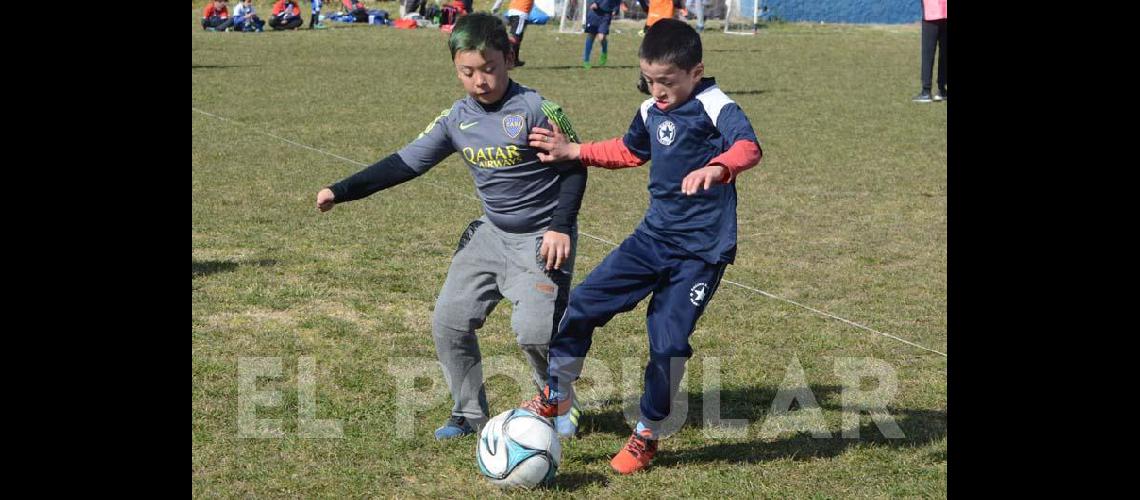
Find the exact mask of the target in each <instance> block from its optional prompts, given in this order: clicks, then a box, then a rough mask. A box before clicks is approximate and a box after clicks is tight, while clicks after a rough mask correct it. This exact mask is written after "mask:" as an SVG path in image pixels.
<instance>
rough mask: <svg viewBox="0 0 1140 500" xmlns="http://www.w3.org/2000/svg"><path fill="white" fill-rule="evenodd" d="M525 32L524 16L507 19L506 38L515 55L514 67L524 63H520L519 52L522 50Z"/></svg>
mask: <svg viewBox="0 0 1140 500" xmlns="http://www.w3.org/2000/svg"><path fill="white" fill-rule="evenodd" d="M525 31H526V16H525V15H521V16H509V17H507V35H508V36H507V38H508V39H509V40H510V42H511V49H512V50H513V51H514V53H515V66H523V65H525V64H526V63H525V62H523V61H522V59H521V56H520V54H519V51H520V50H521V49H522V39H523V32H525Z"/></svg>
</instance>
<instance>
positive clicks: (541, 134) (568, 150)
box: [526, 121, 579, 163]
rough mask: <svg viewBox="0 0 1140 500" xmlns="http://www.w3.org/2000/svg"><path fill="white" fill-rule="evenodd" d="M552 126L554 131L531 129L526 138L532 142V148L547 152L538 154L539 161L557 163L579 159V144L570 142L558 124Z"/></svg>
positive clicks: (538, 128) (551, 123) (539, 128)
mask: <svg viewBox="0 0 1140 500" xmlns="http://www.w3.org/2000/svg"><path fill="white" fill-rule="evenodd" d="M550 126H552V127H554V130H547V129H544V128H542V127H534V128H532V129H530V135H528V136H527V137H526V138H527V140H528V141H530V147H532V148H535V149H540V150H542V151H545V152H544V153H538V159H539V161H541V162H543V163H550V162H555V161H567V160H577V159H578V151H579V150H578V144H576V143H573V142H570V140H569V139H567V138H566V134H563V133H562V131H561V130H559V129H558V124H557V123H554V122H553V121H551V122H550Z"/></svg>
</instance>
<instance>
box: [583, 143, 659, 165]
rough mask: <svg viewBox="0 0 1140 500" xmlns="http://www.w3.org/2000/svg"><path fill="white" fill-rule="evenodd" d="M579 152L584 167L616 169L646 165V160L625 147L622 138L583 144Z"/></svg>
mask: <svg viewBox="0 0 1140 500" xmlns="http://www.w3.org/2000/svg"><path fill="white" fill-rule="evenodd" d="M578 151H579V153H578V157H579V159H581V160H582V164H583V165H590V166H595V167H602V168H610V169H616V168H629V167H638V166H641V165H643V164H645V160H642V159H641V158H638V157H637V156H635V155H634V154H633V153H632V152H630V151H629V148H627V147H625V143H624V142H622V140H621V138H620V137H616V138H613V139H610V140H608V141H600V142H588V143H585V144H582V145H581V146H580V148H579V150H578Z"/></svg>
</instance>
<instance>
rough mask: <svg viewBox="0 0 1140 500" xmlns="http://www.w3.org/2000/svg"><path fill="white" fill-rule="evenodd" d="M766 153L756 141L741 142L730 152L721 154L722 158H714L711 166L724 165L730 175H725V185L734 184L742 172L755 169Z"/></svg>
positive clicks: (737, 142) (730, 149) (710, 163)
mask: <svg viewBox="0 0 1140 500" xmlns="http://www.w3.org/2000/svg"><path fill="white" fill-rule="evenodd" d="M763 155H764V152H763V151H761V150H760V146H759V145H758V144H756V143H755V142H754V141H749V140H741V141H736V143H735V144H733V145H732V147H731V148H728V151H725V152H724V153H721V155H720V156H717V157H716V158H713V159H712V161H710V162H709V165H723V166H724V167H725V168H726V169H727V170H728V173H726V174H725V179H722V181H723V182H724V183H726V184H727V183H729V182H733V181H735V180H736V176H737V175H740V173H741V172H743V171H745V170H748V169H750V168H752V167H755V166H756V164H757V163H760V158H761V157H762V156H763Z"/></svg>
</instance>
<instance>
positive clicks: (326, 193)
mask: <svg viewBox="0 0 1140 500" xmlns="http://www.w3.org/2000/svg"><path fill="white" fill-rule="evenodd" d="M333 198H336V195H334V194H333V192H332V190H331V189H329V188H324V189H322V190H320V191H319V192H317V210H320V211H322V212H328V211H329V210H332V208H333V207H334V206H336V202H334V201H333Z"/></svg>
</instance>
